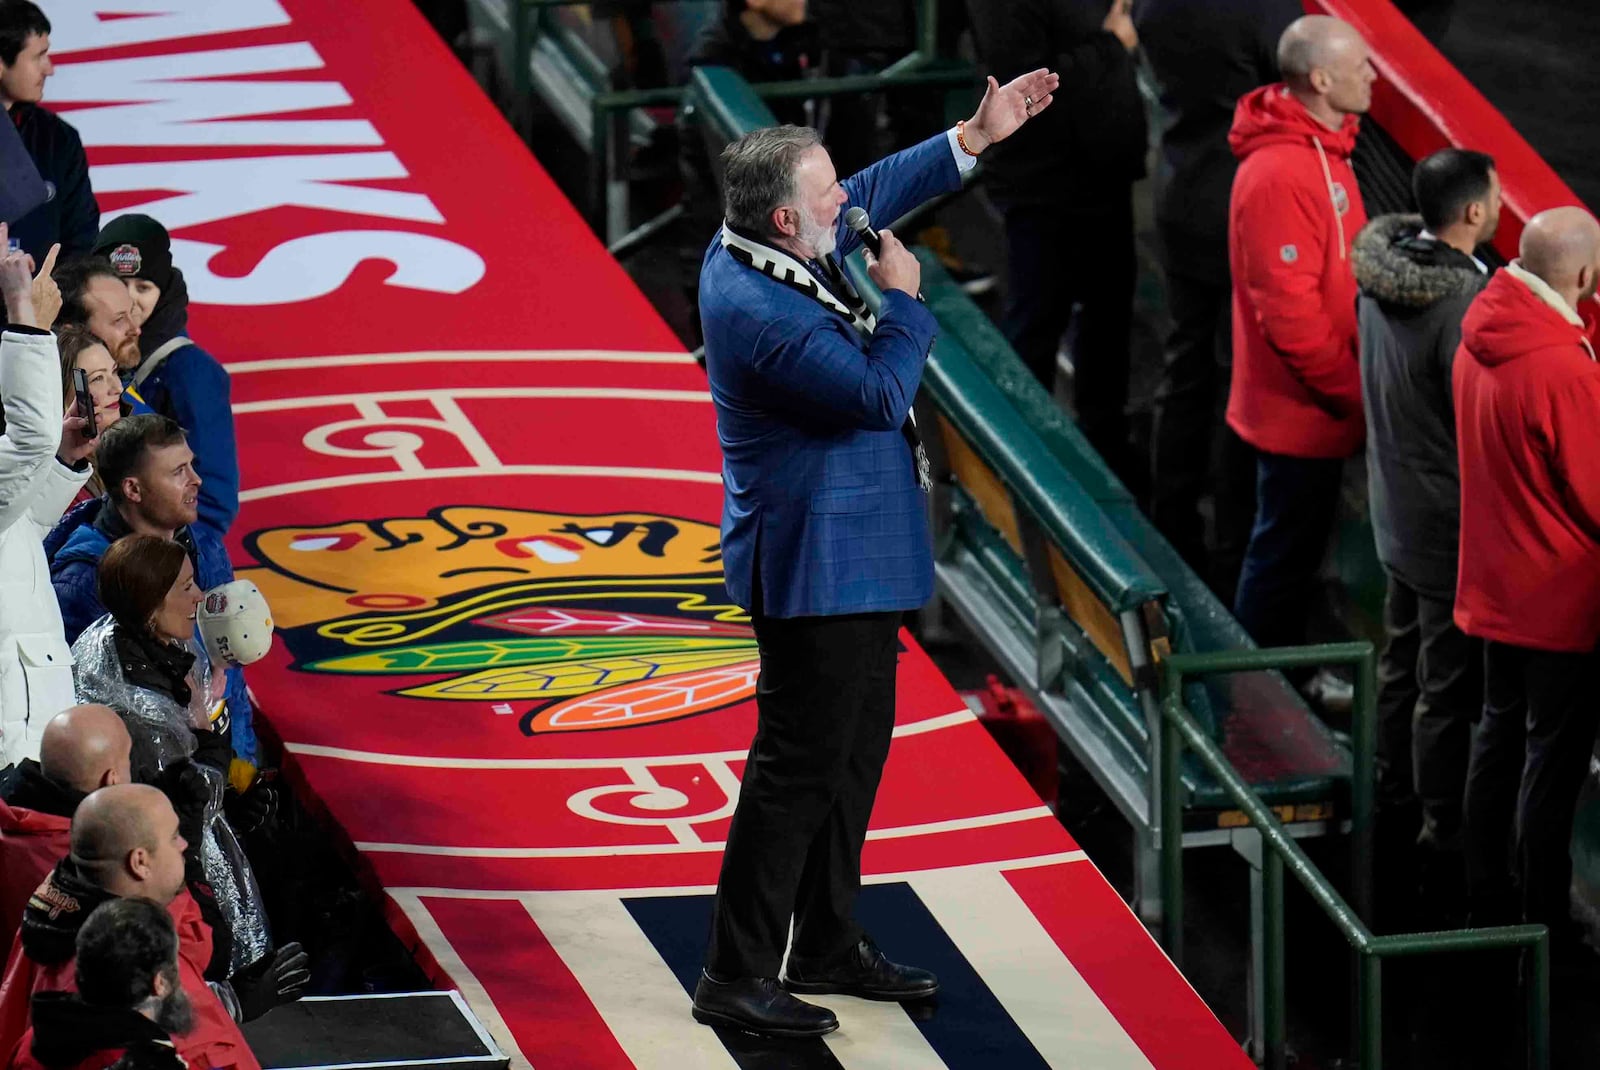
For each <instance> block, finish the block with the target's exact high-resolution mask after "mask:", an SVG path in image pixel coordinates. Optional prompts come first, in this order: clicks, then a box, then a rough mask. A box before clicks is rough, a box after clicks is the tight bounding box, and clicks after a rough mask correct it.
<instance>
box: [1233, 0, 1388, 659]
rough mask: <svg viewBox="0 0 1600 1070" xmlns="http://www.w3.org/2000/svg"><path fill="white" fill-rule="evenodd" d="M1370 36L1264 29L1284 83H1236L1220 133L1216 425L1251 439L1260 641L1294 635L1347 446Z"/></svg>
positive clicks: (1333, 25) (1241, 596) (1332, 24)
mask: <svg viewBox="0 0 1600 1070" xmlns="http://www.w3.org/2000/svg"><path fill="white" fill-rule="evenodd" d="M1371 56H1372V53H1371V49H1369V48H1368V47H1367V43H1366V42H1365V41H1364V40H1362V38H1361V35H1360V34H1358V33H1357V32H1356V31H1355V30H1354V29H1352V28H1351V27H1350V26H1349V25H1348V24H1347V23H1344V22H1341V21H1339V20H1338V19H1334V18H1329V17H1327V16H1321V15H1312V16H1306V17H1305V18H1301V19H1298V20H1296V21H1295V22H1294V23H1292V24H1291V25H1290V26H1289V28H1288V29H1287V30H1285V31H1284V34H1283V37H1282V38H1281V39H1280V40H1279V42H1278V66H1279V68H1280V69H1281V70H1282V73H1283V77H1284V81H1283V82H1280V83H1278V84H1276V85H1269V86H1264V87H1263V88H1261V89H1257V90H1254V91H1253V92H1250V93H1247V94H1245V95H1244V96H1243V97H1241V98H1240V100H1239V106H1238V108H1237V109H1236V110H1235V112H1234V119H1233V130H1232V131H1231V132H1230V133H1229V135H1228V141H1229V144H1230V145H1231V146H1232V148H1233V152H1234V155H1235V156H1237V157H1239V171H1238V174H1237V176H1235V178H1234V181H1233V196H1232V200H1231V202H1230V205H1229V219H1228V246H1229V259H1230V262H1231V265H1232V269H1233V380H1232V385H1231V389H1230V391H1229V395H1228V425H1229V426H1230V427H1232V428H1233V429H1234V431H1236V432H1237V433H1238V435H1239V437H1240V438H1242V439H1244V441H1245V442H1247V443H1249V444H1250V445H1251V446H1252V447H1254V448H1255V450H1256V518H1255V526H1254V528H1253V529H1252V531H1251V533H1250V544H1249V547H1248V549H1247V550H1246V551H1245V561H1244V568H1243V571H1242V572H1241V574H1240V576H1239V589H1238V592H1237V594H1236V596H1235V598H1234V614H1235V615H1236V616H1237V617H1238V618H1239V623H1241V624H1243V625H1244V626H1245V629H1246V630H1247V631H1249V632H1250V634H1251V635H1252V636H1253V637H1254V638H1255V640H1256V642H1257V643H1260V644H1261V645H1263V646H1282V645H1289V644H1294V643H1301V642H1304V641H1305V629H1306V615H1307V607H1308V606H1309V605H1310V604H1311V602H1312V600H1313V597H1312V596H1313V594H1314V593H1315V581H1316V573H1317V567H1318V566H1319V565H1320V564H1321V561H1322V554H1323V549H1324V548H1325V546H1326V544H1327V541H1328V535H1329V533H1330V532H1331V530H1332V528H1333V520H1334V511H1335V508H1336V507H1337V505H1338V501H1339V485H1340V478H1341V473H1342V470H1343V465H1344V459H1345V458H1346V457H1348V456H1350V455H1351V454H1352V453H1354V452H1355V451H1356V450H1357V448H1358V447H1359V446H1360V445H1361V439H1362V434H1363V422H1362V416H1361V370H1360V366H1359V364H1358V362H1357V360H1356V337H1357V326H1356V282H1355V274H1354V272H1353V269H1352V268H1351V266H1350V247H1351V245H1352V244H1353V243H1354V241H1355V237H1356V235H1357V234H1358V233H1359V232H1360V230H1361V228H1362V226H1364V225H1365V224H1366V221H1367V214H1366V210H1365V209H1364V208H1363V207H1362V203H1361V192H1360V190H1359V189H1357V188H1356V177H1355V172H1354V171H1352V170H1351V168H1350V153H1351V151H1352V150H1353V149H1354V148H1355V143H1356V130H1357V128H1358V126H1359V125H1360V120H1359V119H1358V118H1357V116H1359V115H1360V114H1361V113H1363V112H1365V111H1366V110H1367V107H1368V105H1369V104H1371V102H1372V82H1373V80H1374V79H1375V78H1376V77H1377V74H1376V72H1375V71H1374V70H1373V67H1372V59H1371Z"/></svg>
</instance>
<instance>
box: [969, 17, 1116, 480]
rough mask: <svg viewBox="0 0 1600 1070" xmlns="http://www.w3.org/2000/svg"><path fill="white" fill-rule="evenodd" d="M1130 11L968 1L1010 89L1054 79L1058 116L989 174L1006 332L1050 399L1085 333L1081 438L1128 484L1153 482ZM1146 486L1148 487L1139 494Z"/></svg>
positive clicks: (986, 53)
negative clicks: (1141, 334)
mask: <svg viewBox="0 0 1600 1070" xmlns="http://www.w3.org/2000/svg"><path fill="white" fill-rule="evenodd" d="M1128 4H1129V0H1113V3H1112V4H1111V7H1110V9H1109V11H1108V10H1107V7H1106V5H1105V4H1104V3H1103V2H1100V0H1015V2H1012V3H1004V4H1000V3H994V2H993V0H968V2H967V12H968V14H969V16H970V17H971V20H972V29H973V34H974V36H975V38H976V40H977V45H978V54H979V57H980V58H981V59H982V61H983V64H984V66H986V67H987V68H988V69H989V73H990V74H992V75H994V77H996V78H997V79H999V80H1000V81H1001V82H1005V81H1006V80H1008V79H1011V78H1014V77H1016V76H1017V75H1019V74H1022V73H1024V72H1026V71H1031V70H1035V69H1037V68H1040V67H1049V68H1050V69H1052V70H1054V71H1057V72H1058V73H1059V74H1060V75H1061V88H1060V90H1059V91H1058V92H1057V93H1056V95H1055V105H1054V106H1053V107H1052V108H1050V109H1049V110H1048V111H1047V112H1045V113H1044V114H1042V115H1040V116H1039V119H1038V121H1037V122H1031V123H1029V124H1028V125H1027V126H1025V127H1023V129H1022V130H1021V131H1019V132H1018V134H1017V136H1016V137H1014V138H1011V139H1010V140H1008V141H1007V142H1006V143H1005V144H1003V145H997V146H996V147H995V152H994V159H993V161H992V162H991V161H990V160H988V159H985V160H984V168H985V171H986V173H987V178H986V180H985V181H986V184H987V188H988V190H989V195H990V197H991V199H993V201H994V202H995V203H996V205H997V206H998V207H999V208H1000V211H1001V214H1002V215H1003V216H1004V217H1005V229H1006V246H1007V251H1006V255H1007V263H1008V265H1009V271H1008V273H1007V280H1008V281H1007V289H1006V302H1005V314H1004V321H1003V324H1002V326H1003V328H1004V330H1005V334H1006V337H1007V338H1008V339H1009V340H1010V342H1011V345H1012V346H1013V347H1014V348H1015V349H1016V351H1017V353H1018V355H1019V356H1021V357H1022V359H1023V360H1024V361H1026V362H1027V364H1028V367H1029V368H1030V369H1032V371H1033V373H1034V375H1036V376H1037V377H1038V378H1039V381H1040V382H1042V383H1044V384H1045V386H1046V387H1050V386H1052V385H1053V383H1054V380H1055V368H1056V352H1057V350H1058V349H1059V347H1060V345H1061V339H1062V336H1063V335H1064V334H1065V333H1066V331H1067V328H1068V327H1069V326H1071V325H1072V321H1073V309H1074V306H1077V309H1078V314H1077V334H1076V340H1075V343H1074V345H1073V365H1074V387H1073V397H1074V401H1075V408H1076V410H1077V416H1078V424H1079V426H1081V427H1082V428H1083V431H1084V434H1085V435H1086V436H1087V437H1088V439H1089V441H1090V443H1092V444H1093V445H1094V447H1095V449H1097V450H1099V451H1100V454H1101V455H1102V456H1103V457H1105V459H1106V460H1107V462H1109V463H1110V464H1111V466H1112V468H1113V469H1115V470H1116V471H1117V472H1118V473H1119V474H1121V475H1123V476H1124V478H1127V477H1130V476H1139V475H1142V471H1143V467H1144V466H1143V465H1139V466H1137V468H1138V471H1137V472H1136V471H1135V470H1134V468H1135V466H1133V465H1132V464H1131V463H1130V460H1131V455H1130V454H1129V448H1128V420H1127V413H1126V408H1127V404H1128V363H1129V332H1130V330H1131V329H1132V325H1133V289H1134V281H1135V277H1136V272H1137V264H1136V261H1135V258H1134V246H1133V183H1134V182H1135V181H1136V180H1137V179H1139V178H1141V177H1143V175H1144V170H1145V163H1144V158H1145V148H1146V143H1147V134H1146V130H1147V128H1146V124H1145V116H1144V103H1143V101H1142V99H1141V98H1140V96H1139V87H1138V83H1137V80H1136V77H1135V61H1134V52H1135V50H1136V49H1137V48H1138V45H1139V38H1138V34H1137V33H1136V32H1135V30H1134V27H1133V22H1132V20H1131V18H1130V16H1129V11H1128ZM1139 481H1140V480H1137V479H1135V482H1139Z"/></svg>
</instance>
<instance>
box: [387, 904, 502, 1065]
mask: <svg viewBox="0 0 1600 1070" xmlns="http://www.w3.org/2000/svg"><path fill="white" fill-rule="evenodd" d="M388 895H389V897H390V898H391V899H393V900H394V901H395V903H396V904H398V905H399V907H400V909H401V910H402V911H404V912H405V915H406V918H407V919H408V920H409V921H410V922H411V925H412V927H413V928H414V929H416V930H417V936H419V937H421V939H422V942H423V943H424V944H426V945H427V946H428V950H429V951H430V952H431V953H432V954H433V957H434V960H435V961H436V962H438V963H439V968H440V969H441V970H443V971H444V972H445V973H447V974H449V975H450V980H452V981H454V982H455V985H456V988H457V989H458V990H459V991H460V992H461V994H462V996H464V997H465V998H466V1001H467V1005H468V1006H470V1007H471V1008H472V1012H473V1013H474V1014H476V1015H477V1016H478V1021H480V1022H482V1023H483V1027H484V1028H485V1029H487V1030H488V1031H489V1035H490V1036H492V1037H494V1042H495V1043H496V1044H498V1045H499V1046H500V1050H501V1051H502V1052H503V1053H505V1054H506V1055H507V1056H508V1057H509V1058H510V1059H511V1062H510V1065H509V1068H508V1070H533V1064H532V1063H530V1062H529V1061H528V1057H527V1056H526V1055H523V1054H522V1049H521V1048H520V1047H518V1046H517V1038H516V1037H514V1036H512V1035H511V1027H510V1026H508V1025H507V1024H506V1020H505V1019H504V1018H502V1017H500V1009H499V1008H498V1007H496V1006H495V1005H494V1000H492V999H490V998H489V993H488V992H487V991H486V990H485V989H484V987H483V985H482V983H480V982H479V980H478V979H477V977H475V976H474V975H473V973H472V971H471V970H469V969H468V968H467V964H466V963H465V962H463V961H461V956H460V955H459V954H457V953H456V949H455V947H454V946H453V945H452V944H451V943H450V940H449V938H448V937H446V936H445V935H444V930H442V929H440V928H439V923H438V922H437V921H435V920H433V915H432V914H430V913H428V908H427V907H425V906H423V905H422V897H421V896H419V895H416V894H413V893H410V892H405V891H394V890H389V891H388Z"/></svg>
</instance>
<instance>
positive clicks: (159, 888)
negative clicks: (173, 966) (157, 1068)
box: [0, 784, 310, 1070]
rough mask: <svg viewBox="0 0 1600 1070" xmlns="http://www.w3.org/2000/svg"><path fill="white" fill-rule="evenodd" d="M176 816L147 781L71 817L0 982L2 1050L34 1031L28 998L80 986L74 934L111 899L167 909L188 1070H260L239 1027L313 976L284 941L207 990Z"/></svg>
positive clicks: (100, 794)
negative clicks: (189, 1016) (65, 844)
mask: <svg viewBox="0 0 1600 1070" xmlns="http://www.w3.org/2000/svg"><path fill="white" fill-rule="evenodd" d="M187 846H188V844H187V843H186V842H185V841H184V838H183V836H182V834H181V833H180V832H179V831H178V815H177V814H176V813H174V812H173V809H172V804H171V803H170V802H168V801H167V797H166V796H165V795H162V794H161V792H160V791H158V790H156V789H155V788H153V787H150V786H148V785H145V784H116V785H113V786H111V787H107V788H101V789H100V790H99V791H96V792H94V793H92V794H91V795H90V796H89V797H88V798H86V799H84V800H83V802H81V803H79V804H78V810H77V812H76V813H75V814H73V816H72V848H71V852H70V853H69V854H68V855H67V857H66V858H63V859H62V860H61V862H60V863H59V864H58V865H57V866H56V868H55V869H54V870H53V871H51V873H50V876H49V877H47V878H46V879H45V881H44V883H43V884H41V885H40V886H39V888H38V890H37V891H35V892H34V893H33V897H32V898H31V899H30V900H29V901H28V907H27V910H26V911H25V912H24V914H23V916H22V928H21V932H20V936H19V939H20V944H21V946H20V948H13V949H12V952H11V960H10V961H9V962H8V963H7V964H6V971H5V976H4V978H3V979H0V1051H8V1052H14V1051H17V1050H19V1049H18V1048H17V1045H18V1044H19V1043H20V1042H21V1041H22V1039H23V1037H24V1036H25V1035H26V1033H27V1031H28V1029H29V1028H30V1026H33V1025H37V1024H38V1023H36V1022H32V1021H30V1020H29V1019H30V1013H31V1010H32V1002H31V1000H32V998H33V997H34V996H36V995H38V994H40V993H43V992H60V991H70V990H72V989H73V987H74V985H75V984H76V983H77V972H78V971H77V968H76V965H75V962H74V958H75V956H76V954H77V946H78V943H77V942H78V936H79V933H80V931H81V930H82V928H83V926H84V925H85V924H86V923H87V921H88V918H89V915H90V914H92V913H93V912H94V910H95V908H97V907H99V906H100V905H101V904H103V903H107V902H110V901H111V900H114V899H150V900H153V901H155V902H157V903H163V904H165V909H166V911H167V913H168V914H170V915H171V916H172V920H173V923H174V925H175V926H176V929H177V932H178V974H179V980H180V983H181V985H182V987H183V989H184V991H185V993H187V995H188V997H189V999H190V1000H191V1001H192V1002H193V1004H194V1017H195V1024H194V1028H193V1029H191V1030H190V1031H189V1033H188V1034H187V1035H186V1036H184V1037H182V1038H181V1039H180V1040H179V1041H178V1052H179V1054H180V1055H182V1056H183V1058H184V1060H185V1061H186V1062H187V1063H188V1064H189V1065H190V1066H192V1067H196V1068H207V1067H209V1068H211V1070H228V1068H237V1070H260V1064H259V1063H258V1062H257V1061H256V1058H255V1056H254V1055H252V1054H251V1053H250V1048H249V1046H248V1045H247V1044H246V1043H245V1039H244V1035H243V1034H242V1033H240V1032H239V1026H238V1023H239V1022H241V1021H249V1020H250V1019H252V1018H257V1017H259V1016H261V1015H262V1014H265V1013H266V1012H267V1011H269V1010H271V1009H272V1008H273V1007H275V1006H277V1005H279V1004H280V1003H285V1002H289V1001H291V1000H292V999H296V998H298V997H299V994H300V991H301V990H303V989H304V987H305V985H306V983H307V982H308V981H309V980H310V973H309V971H308V969H307V958H306V955H305V952H303V951H302V950H300V947H299V945H297V944H290V945H287V946H286V947H284V948H282V949H280V950H279V952H278V953H277V954H275V955H269V956H267V957H266V958H264V959H263V960H262V961H261V963H259V964H257V965H253V966H250V967H248V968H247V969H245V970H241V971H239V972H238V973H236V974H234V975H233V977H232V978H231V979H229V980H227V981H218V982H215V983H214V984H210V985H208V984H207V983H206V980H205V976H204V971H205V968H206V964H207V963H209V962H210V961H211V929H210V926H208V925H207V924H206V923H205V921H204V920H203V919H202V918H201V916H200V908H199V906H198V905H196V903H195V901H194V898H193V897H192V896H191V895H190V894H189V892H188V891H187V890H186V889H185V888H184V860H183V852H184V849H185V848H186V847H187Z"/></svg>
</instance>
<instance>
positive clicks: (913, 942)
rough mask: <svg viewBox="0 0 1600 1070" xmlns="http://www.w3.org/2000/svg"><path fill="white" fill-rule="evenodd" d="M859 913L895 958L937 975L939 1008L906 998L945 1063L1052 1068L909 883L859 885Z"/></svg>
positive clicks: (980, 1069) (981, 1068)
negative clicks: (916, 1002)
mask: <svg viewBox="0 0 1600 1070" xmlns="http://www.w3.org/2000/svg"><path fill="white" fill-rule="evenodd" d="M856 918H857V920H859V921H860V922H861V925H862V927H863V928H865V929H866V931H867V932H869V933H871V934H872V938H873V940H874V941H875V942H876V943H877V944H878V946H879V947H880V948H882V949H883V953H884V954H885V955H887V956H888V957H889V958H890V959H891V960H892V961H894V962H903V963H905V964H906V965H908V966H921V967H922V968H923V969H926V970H932V971H933V972H934V974H935V975H936V976H937V977H938V978H939V994H938V996H937V997H935V1000H933V1001H928V1002H929V1003H930V1004H931V1003H933V1002H935V1001H936V1002H937V1007H933V1006H924V1005H919V1004H907V1005H906V1010H907V1012H908V1013H909V1014H910V1015H911V1019H912V1021H914V1022H916V1025H917V1028H918V1029H920V1030H922V1035H923V1036H924V1037H926V1038H927V1041H928V1044H929V1045H930V1046H931V1047H932V1048H933V1050H934V1051H935V1052H936V1053H938V1056H939V1058H940V1059H942V1060H944V1064H945V1065H946V1066H948V1067H949V1068H950V1070H992V1068H995V1067H1004V1068H1005V1070H1049V1064H1048V1063H1047V1062H1045V1060H1044V1057H1043V1056H1042V1055H1040V1054H1039V1052H1038V1051H1037V1050H1036V1049H1035V1048H1034V1046H1033V1044H1032V1043H1030V1042H1029V1040H1028V1038H1027V1036H1026V1035H1025V1034H1024V1033H1023V1032H1022V1030H1021V1029H1020V1028H1019V1027H1018V1026H1017V1023H1016V1021H1015V1020H1013V1019H1012V1017H1011V1015H1010V1014H1009V1013H1008V1012H1007V1011H1006V1009H1005V1007H1004V1006H1002V1005H1001V1003H1000V1001H999V1000H998V999H997V998H995V994H994V993H993V992H992V991H990V989H989V986H988V985H987V984H985V983H984V980H983V978H982V977H980V976H979V975H978V971H977V970H975V969H973V968H972V964H971V963H970V962H968V961H967V959H966V956H964V955H962V954H961V949H960V948H958V947H956V945H955V942H954V941H953V940H951V939H950V937H949V936H948V935H947V934H946V933H945V931H944V929H943V927H941V926H940V925H939V922H938V920H937V919H935V918H934V916H933V914H932V912H930V911H929V910H928V908H927V907H926V906H925V905H924V904H923V902H922V900H921V899H919V898H917V894H916V893H915V892H914V891H912V890H911V886H910V885H908V884H873V885H868V886H867V887H865V888H862V889H861V897H860V899H859V900H857V902H856ZM846 1028H848V1026H846Z"/></svg>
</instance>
